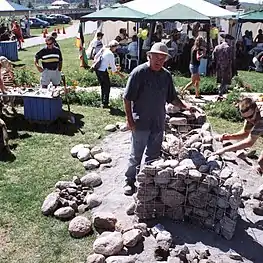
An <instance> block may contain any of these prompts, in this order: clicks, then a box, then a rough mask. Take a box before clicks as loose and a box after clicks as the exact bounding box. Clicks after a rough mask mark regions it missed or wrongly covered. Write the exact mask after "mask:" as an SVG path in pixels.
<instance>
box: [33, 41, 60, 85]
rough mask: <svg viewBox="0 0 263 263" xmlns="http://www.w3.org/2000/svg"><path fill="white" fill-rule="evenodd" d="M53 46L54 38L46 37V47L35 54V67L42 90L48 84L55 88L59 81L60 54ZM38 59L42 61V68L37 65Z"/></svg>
mask: <svg viewBox="0 0 263 263" xmlns="http://www.w3.org/2000/svg"><path fill="white" fill-rule="evenodd" d="M54 44H55V39H54V37H47V38H46V47H44V48H42V49H41V50H40V51H39V52H37V53H36V56H35V66H36V67H37V70H38V71H39V72H40V73H41V86H42V88H47V86H48V85H49V83H50V82H51V83H52V84H53V85H54V86H55V87H56V86H58V85H59V84H60V81H61V70H62V54H61V51H60V49H59V48H57V47H55V46H54ZM40 59H41V60H42V67H41V66H40V65H39V60H40Z"/></svg>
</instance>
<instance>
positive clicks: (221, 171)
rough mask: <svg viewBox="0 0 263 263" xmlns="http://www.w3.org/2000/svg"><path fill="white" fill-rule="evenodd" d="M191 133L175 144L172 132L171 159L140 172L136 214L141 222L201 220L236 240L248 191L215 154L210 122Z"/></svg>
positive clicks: (149, 165) (162, 160) (149, 164)
mask: <svg viewBox="0 0 263 263" xmlns="http://www.w3.org/2000/svg"><path fill="white" fill-rule="evenodd" d="M192 133H193V135H192V136H189V137H187V138H185V139H184V141H182V140H179V139H178V138H177V139H178V140H177V139H176V138H174V140H173V142H172V143H171V141H172V140H171V138H172V136H171V135H169V134H168V135H169V136H168V137H167V138H169V139H168V140H170V141H169V142H167V140H166V139H165V141H164V142H165V143H167V144H168V146H169V147H168V146H167V145H166V147H168V148H167V149H166V152H168V153H169V156H168V155H167V154H166V155H165V156H163V157H162V158H160V159H159V160H157V161H154V162H152V163H148V164H145V165H144V166H143V167H142V169H141V170H140V171H139V173H138V174H137V193H136V195H135V202H136V208H135V214H136V215H137V216H138V218H139V219H150V218H156V217H157V218H158V217H163V216H165V217H169V218H171V219H173V220H188V221H190V222H198V223H200V224H201V225H203V226H204V227H207V228H209V229H211V230H213V231H215V232H216V233H218V234H221V235H223V236H224V237H225V238H226V239H231V238H232V236H233V234H234V232H235V227H236V222H237V217H238V207H239V205H240V203H241V194H242V192H243V188H242V185H241V181H240V180H239V178H238V176H237V175H236V174H235V173H233V171H232V170H231V168H230V167H228V166H227V165H226V164H225V163H224V161H223V160H222V159H221V158H220V157H219V156H216V155H211V153H212V152H213V150H214V147H215V146H214V144H213V138H212V136H211V130H210V126H209V125H208V124H205V125H203V127H202V128H201V129H198V130H195V131H193V132H192ZM166 136H167V135H166ZM166 136H165V138H166ZM174 137H175V136H174ZM176 142H177V143H179V144H180V143H181V144H182V145H177V144H176ZM180 147H181V148H180ZM175 148H176V149H178V150H177V152H176V151H175V150H174V149H175Z"/></svg>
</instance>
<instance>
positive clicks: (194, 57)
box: [182, 36, 205, 99]
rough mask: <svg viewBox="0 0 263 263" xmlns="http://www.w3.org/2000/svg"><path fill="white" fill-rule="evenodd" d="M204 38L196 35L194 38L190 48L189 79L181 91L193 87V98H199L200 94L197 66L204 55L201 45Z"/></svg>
mask: <svg viewBox="0 0 263 263" xmlns="http://www.w3.org/2000/svg"><path fill="white" fill-rule="evenodd" d="M203 43H204V39H203V38H202V37H201V36H198V37H197V38H196V39H195V43H194V46H193V47H192V49H191V60H190V65H189V70H190V73H191V81H190V82H189V83H188V84H187V85H186V86H185V87H184V88H183V90H182V93H184V92H185V91H186V90H188V89H189V88H190V87H192V86H194V87H195V98H197V99H200V98H202V96H201V95H200V91H199V84H200V74H199V66H200V60H201V58H202V57H204V56H205V49H204V47H203Z"/></svg>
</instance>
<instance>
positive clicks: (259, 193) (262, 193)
mask: <svg viewBox="0 0 263 263" xmlns="http://www.w3.org/2000/svg"><path fill="white" fill-rule="evenodd" d="M253 197H254V198H255V199H258V200H260V201H263V184H262V185H260V186H259V187H258V188H257V189H256V191H255V193H254V194H253Z"/></svg>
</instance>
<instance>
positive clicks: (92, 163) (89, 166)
mask: <svg viewBox="0 0 263 263" xmlns="http://www.w3.org/2000/svg"><path fill="white" fill-rule="evenodd" d="M83 166H84V168H85V169H86V170H94V169H97V168H98V167H99V166H100V163H99V162H98V161H97V160H96V159H89V160H88V161H84V162H83Z"/></svg>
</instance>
